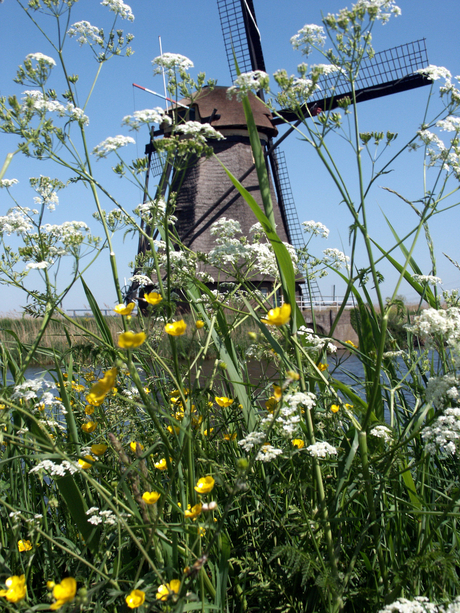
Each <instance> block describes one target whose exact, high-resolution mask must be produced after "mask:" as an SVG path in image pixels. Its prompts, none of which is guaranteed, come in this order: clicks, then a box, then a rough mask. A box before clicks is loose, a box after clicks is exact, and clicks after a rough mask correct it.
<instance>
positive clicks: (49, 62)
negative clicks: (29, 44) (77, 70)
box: [26, 53, 56, 68]
mask: <svg viewBox="0 0 460 613" xmlns="http://www.w3.org/2000/svg"><path fill="white" fill-rule="evenodd" d="M26 60H29V61H33V60H35V61H36V62H38V63H39V64H46V66H48V67H49V68H53V67H54V66H56V62H55V61H54V60H53V58H52V57H49V56H48V55H43V53H29V55H27V56H26Z"/></svg>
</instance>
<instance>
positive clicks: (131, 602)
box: [125, 590, 145, 609]
mask: <svg viewBox="0 0 460 613" xmlns="http://www.w3.org/2000/svg"><path fill="white" fill-rule="evenodd" d="M144 601H145V592H143V591H142V590H133V591H132V592H131V594H128V595H127V596H126V598H125V602H126V604H127V605H128V607H129V608H130V609H137V607H140V606H141V604H144Z"/></svg>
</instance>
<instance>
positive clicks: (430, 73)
mask: <svg viewBox="0 0 460 613" xmlns="http://www.w3.org/2000/svg"><path fill="white" fill-rule="evenodd" d="M415 72H416V73H419V74H422V75H425V76H427V77H428V78H429V79H431V80H432V81H437V80H438V79H445V80H446V81H450V80H451V79H452V74H451V73H450V71H449V70H447V68H444V66H433V65H432V64H430V65H429V66H425V68H419V70H416V71H415Z"/></svg>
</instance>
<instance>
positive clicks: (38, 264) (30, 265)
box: [26, 262, 51, 270]
mask: <svg viewBox="0 0 460 613" xmlns="http://www.w3.org/2000/svg"><path fill="white" fill-rule="evenodd" d="M48 266H51V264H50V263H49V262H29V263H28V264H27V265H26V268H31V269H34V270H42V269H43V268H48Z"/></svg>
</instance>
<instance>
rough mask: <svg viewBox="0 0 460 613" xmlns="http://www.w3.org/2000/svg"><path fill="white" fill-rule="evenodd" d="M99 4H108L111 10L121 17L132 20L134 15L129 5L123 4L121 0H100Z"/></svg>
mask: <svg viewBox="0 0 460 613" xmlns="http://www.w3.org/2000/svg"><path fill="white" fill-rule="evenodd" d="M101 5H102V6H108V7H109V9H110V10H111V11H113V12H114V13H115V14H116V15H120V17H121V18H122V19H127V20H128V21H134V15H133V12H132V10H131V7H130V6H129V5H128V4H125V3H124V2H123V0H102V2H101Z"/></svg>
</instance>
